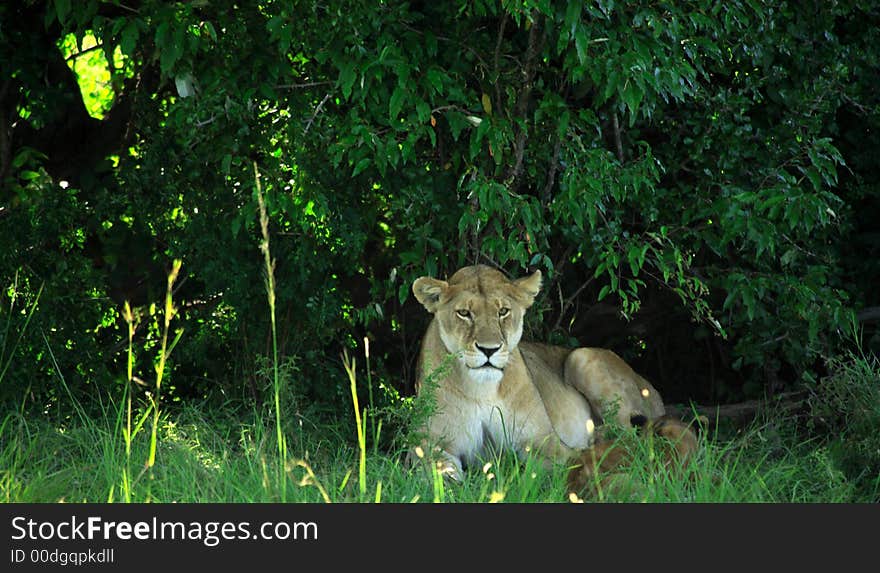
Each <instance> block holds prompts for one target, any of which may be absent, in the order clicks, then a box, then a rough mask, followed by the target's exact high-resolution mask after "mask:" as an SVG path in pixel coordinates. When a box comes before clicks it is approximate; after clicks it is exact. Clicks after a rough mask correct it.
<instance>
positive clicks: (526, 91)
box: [506, 19, 543, 191]
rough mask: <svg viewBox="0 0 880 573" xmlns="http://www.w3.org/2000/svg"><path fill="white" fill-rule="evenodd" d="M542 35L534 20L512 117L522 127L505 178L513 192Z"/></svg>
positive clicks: (525, 131) (521, 160)
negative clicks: (519, 122)
mask: <svg viewBox="0 0 880 573" xmlns="http://www.w3.org/2000/svg"><path fill="white" fill-rule="evenodd" d="M542 40H543V35H542V34H541V20H540V19H536V20H535V21H534V22H533V23H532V27H531V28H530V29H529V45H528V48H526V59H525V64H524V65H523V71H522V74H523V81H522V88H521V89H520V92H519V98H518V99H517V101H516V109H515V112H514V116H515V117H517V118H519V119H520V120H521V121H522V125H521V126H520V128H519V131H518V132H517V134H516V144H515V145H514V153H513V154H514V157H515V162H514V165H513V168H512V169H511V170H510V174H509V175H508V177H507V182H506V187H507V188H508V189H509V190H510V191H513V190H515V189H516V180H517V178H518V177H519V175H520V173H522V164H523V156H524V155H525V150H526V137H527V135H528V131H529V130H528V127H527V125H528V119H527V117H526V113H527V112H528V108H529V99H530V98H531V95H532V87H533V82H534V79H535V70H536V68H537V62H538V55H539V54H540V52H541V47H542V46H541V44H542V43H543V42H542Z"/></svg>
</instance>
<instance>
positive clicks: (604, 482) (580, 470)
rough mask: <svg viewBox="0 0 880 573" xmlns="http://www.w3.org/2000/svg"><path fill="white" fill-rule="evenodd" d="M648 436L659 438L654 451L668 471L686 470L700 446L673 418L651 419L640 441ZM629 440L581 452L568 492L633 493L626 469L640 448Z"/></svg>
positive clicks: (593, 495) (679, 421)
mask: <svg viewBox="0 0 880 573" xmlns="http://www.w3.org/2000/svg"><path fill="white" fill-rule="evenodd" d="M649 434H651V435H652V438H659V439H657V440H655V442H654V448H653V452H654V455H655V456H657V458H658V459H659V461H660V463H661V464H662V465H663V466H664V467H665V468H666V470H668V471H676V472H677V471H680V470H682V469H684V468H685V467H687V465H688V464H689V463H690V461H691V458H692V457H693V455H694V454H695V453H696V451H697V447H698V444H699V442H698V440H697V435H696V433H695V432H694V431H693V429H691V427H690V425H688V424H685V423H684V422H682V421H681V420H679V419H677V418H674V417H672V416H661V417H660V418H657V419H655V420H649V421H648V422H647V424H646V425H645V427H644V428H643V429H642V436H641V437H640V438H638V439H646V437H647V436H648V435H649ZM629 437H631V436H627V437H623V438H618V439H616V440H603V441H600V442H599V443H597V444H595V445H594V446H593V447H591V448H588V449H586V450H584V451H583V452H581V453H580V454H579V455H578V456H577V457H576V458H575V459H574V460H573V462H572V463H573V467H572V469H571V470H570V471H569V473H568V482H567V483H568V492H570V493H574V494H576V495H579V496H590V497H595V496H596V495H598V493H599V490H601V491H603V492H604V493H606V494H607V493H616V494H620V493H624V492H626V491H633V488H634V484H633V483H632V482H631V480H630V479H629V476H628V475H627V473H626V470H627V468H629V467H630V465H631V464H632V462H633V453H634V452H637V451H638V448H637V447H636V446H635V445H634V444H632V443H629V441H628V440H627V438H629Z"/></svg>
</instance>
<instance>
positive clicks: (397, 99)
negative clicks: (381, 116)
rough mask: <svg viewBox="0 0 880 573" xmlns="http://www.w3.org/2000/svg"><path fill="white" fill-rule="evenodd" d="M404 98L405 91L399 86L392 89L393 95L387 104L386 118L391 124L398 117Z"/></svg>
mask: <svg viewBox="0 0 880 573" xmlns="http://www.w3.org/2000/svg"><path fill="white" fill-rule="evenodd" d="M405 97H406V90H405V89H404V88H402V87H401V86H397V87H396V88H394V93H392V94H391V99H390V100H389V103H388V117H389V119H390V120H391V121H392V122H393V121H394V120H395V119H397V116H398V115H400V110H401V108H402V107H403V100H404V98H405Z"/></svg>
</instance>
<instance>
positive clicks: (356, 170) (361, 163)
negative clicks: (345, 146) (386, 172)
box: [351, 157, 371, 177]
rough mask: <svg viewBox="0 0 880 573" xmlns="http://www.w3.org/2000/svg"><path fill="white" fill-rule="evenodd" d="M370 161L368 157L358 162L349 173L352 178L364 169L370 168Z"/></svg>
mask: <svg viewBox="0 0 880 573" xmlns="http://www.w3.org/2000/svg"><path fill="white" fill-rule="evenodd" d="M370 163H371V160H370V158H369V157H364V158H363V159H361V160H360V161H358V162H357V165H355V166H354V170H353V171H352V172H351V176H352V177H357V176H358V175H359V174H360V173H361V172H362V171H363V170H364V169H366V168H367V167H369V166H370Z"/></svg>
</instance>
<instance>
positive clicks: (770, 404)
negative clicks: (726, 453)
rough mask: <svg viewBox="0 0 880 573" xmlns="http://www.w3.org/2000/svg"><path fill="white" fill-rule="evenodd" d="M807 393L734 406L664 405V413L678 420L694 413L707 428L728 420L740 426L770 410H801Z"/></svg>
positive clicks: (792, 393) (791, 411)
mask: <svg viewBox="0 0 880 573" xmlns="http://www.w3.org/2000/svg"><path fill="white" fill-rule="evenodd" d="M806 400H807V393H806V392H804V391H800V392H786V393H783V394H780V395H779V396H777V397H774V398H773V399H772V400H746V401H745V402H738V403H734V404H722V405H717V406H710V405H699V404H693V405H691V406H687V405H682V404H668V405H666V413H667V414H671V415H673V416H677V417H679V418H687V417H689V416H691V415H693V414H694V413H696V414H697V415H699V416H706V418H707V419H708V420H709V424H708V425H709V426H710V427H712V426H714V423H715V422H716V421H717V420H728V421H732V422H734V423H736V424H742V423H746V422H749V421H750V420H752V419H753V418H754V417H755V416H756V415H757V414H758V413H759V412H761V411H764V410H767V409H772V410H774V411H777V412H780V413H785V414H790V413H794V412H797V411H800V410H802V409H803V408H804V407H805V406H806Z"/></svg>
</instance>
